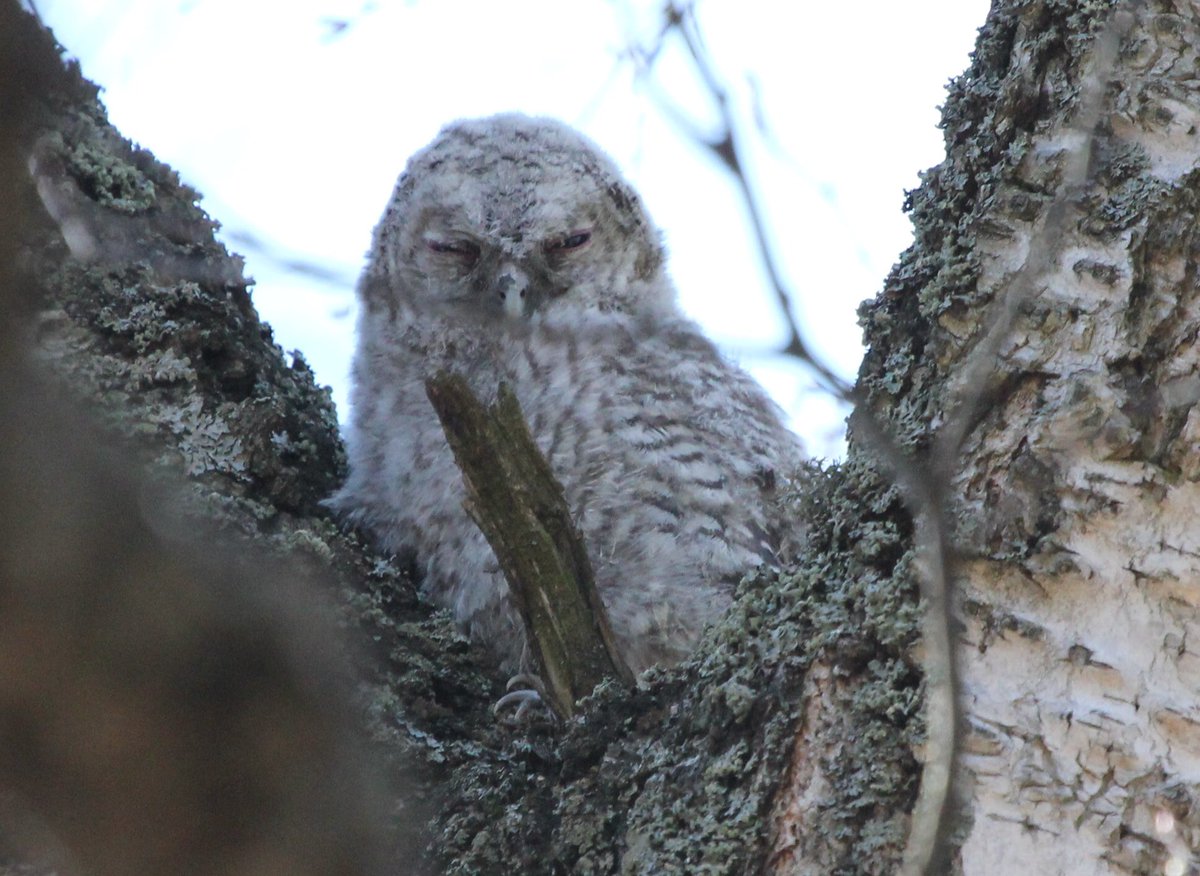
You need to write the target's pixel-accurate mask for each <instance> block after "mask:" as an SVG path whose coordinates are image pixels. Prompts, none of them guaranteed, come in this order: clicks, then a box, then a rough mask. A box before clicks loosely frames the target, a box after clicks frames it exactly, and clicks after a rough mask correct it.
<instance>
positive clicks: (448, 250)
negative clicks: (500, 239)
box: [425, 240, 479, 262]
mask: <svg viewBox="0 0 1200 876" xmlns="http://www.w3.org/2000/svg"><path fill="white" fill-rule="evenodd" d="M425 243H426V245H427V246H428V247H429V249H430V250H431V251H432V252H436V253H437V254H439V255H450V256H457V257H458V258H460V259H462V260H463V261H468V262H474V261H475V260H476V259H478V258H479V247H478V246H476V245H475V244H473V243H471V242H470V241H469V240H427V241H426V242H425Z"/></svg>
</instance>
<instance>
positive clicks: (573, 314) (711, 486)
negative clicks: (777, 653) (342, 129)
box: [331, 115, 801, 672]
mask: <svg viewBox="0 0 1200 876" xmlns="http://www.w3.org/2000/svg"><path fill="white" fill-rule="evenodd" d="M664 260H665V254H664V250H663V244H662V241H661V235H660V233H659V232H658V230H657V229H656V228H655V226H654V225H653V224H652V223H651V221H650V218H649V217H648V216H647V214H646V212H645V210H644V208H643V207H642V203H641V200H640V199H639V198H638V196H637V194H636V193H635V192H634V191H633V189H632V188H631V187H630V186H629V184H628V183H626V182H625V181H624V180H623V179H622V177H621V175H620V173H619V172H618V171H617V169H616V167H615V166H614V164H613V163H612V161H611V160H610V159H609V158H608V157H607V156H606V155H604V154H603V153H602V152H601V151H600V150H599V149H598V148H597V147H596V146H595V145H594V144H593V143H591V142H590V141H589V140H587V139H586V138H584V137H583V136H582V135H580V134H579V133H577V132H576V131H574V130H573V129H571V128H569V127H567V126H566V125H564V124H562V123H560V122H557V121H553V120H550V119H542V118H528V117H525V116H521V115H500V116H495V117H492V118H486V119H478V120H469V121H460V122H455V123H453V124H451V125H449V126H448V127H446V128H445V129H444V130H443V131H442V132H441V133H440V134H438V136H437V138H436V139H435V140H434V141H433V142H432V143H431V144H430V145H429V146H427V147H426V148H425V149H423V150H422V151H420V152H418V153H417V154H416V155H415V156H413V158H412V159H411V160H410V161H409V163H408V167H407V168H406V169H405V171H404V173H403V174H402V175H401V176H400V179H399V182H398V183H397V185H396V188H395V192H394V193H393V195H392V199H391V202H390V203H389V204H388V206H387V209H386V210H385V212H384V214H383V218H382V220H381V221H380V222H379V225H378V226H377V227H376V229H375V235H374V242H373V245H372V248H371V251H370V255H369V260H368V263H367V267H366V270H365V271H364V273H363V275H362V278H361V280H360V282H359V287H358V295H359V299H360V304H361V315H360V318H359V326H358V332H359V337H358V349H357V353H356V356H355V361H354V372H353V379H354V388H353V396H352V404H353V411H352V419H351V424H350V431H349V436H348V446H349V453H350V469H351V470H350V477H349V479H348V481H347V483H346V484H345V486H344V487H343V488H342V490H341V491H340V492H339V493H338V494H337V495H336V496H335V497H334V498H333V500H332V502H331V504H333V505H334V507H336V508H337V509H338V510H339V511H341V512H342V513H343V514H345V515H346V516H347V517H348V518H350V519H351V520H352V521H354V522H355V523H357V524H358V525H359V526H361V527H363V528H365V529H366V530H368V531H369V532H370V533H372V534H373V535H374V537H375V539H376V540H377V542H378V545H379V546H380V547H381V548H383V549H384V550H386V551H392V552H399V551H412V550H415V552H416V555H417V557H418V560H419V563H420V568H421V569H422V570H423V574H424V580H423V584H422V588H423V592H424V593H425V594H426V595H427V596H428V597H429V598H430V599H432V600H433V601H434V602H436V603H439V604H441V605H443V606H446V607H448V608H450V609H451V610H452V611H453V613H454V614H455V616H456V617H457V618H458V620H459V622H460V623H461V624H462V625H463V626H464V627H465V628H466V629H467V630H468V632H469V634H470V635H471V636H472V637H474V638H477V639H481V640H483V641H484V642H485V643H487V644H488V645H490V646H491V647H492V649H493V650H494V651H495V652H496V654H497V656H498V658H499V659H500V661H501V664H502V666H503V667H504V668H506V669H508V670H510V671H513V670H517V669H520V668H523V667H522V652H523V646H524V633H523V631H522V629H521V623H520V619H519V617H518V616H517V614H516V612H515V609H514V608H513V607H512V606H511V604H510V599H509V596H508V585H507V583H506V582H505V580H504V577H503V575H502V574H501V572H500V570H499V568H498V566H497V562H496V559H495V557H494V555H493V554H492V551H491V548H490V547H489V546H488V543H487V541H486V540H485V538H484V536H483V535H482V533H481V532H480V531H479V529H478V528H477V527H476V525H475V523H474V522H473V521H472V520H471V519H470V517H468V516H467V513H466V511H465V510H464V509H463V502H464V499H465V497H466V492H465V488H464V486H463V482H462V477H461V475H460V473H459V471H458V469H457V467H456V466H455V462H454V458H453V456H452V454H451V452H450V449H449V447H448V445H447V443H446V438H445V436H444V435H443V432H442V428H441V425H440V423H439V422H438V419H437V416H436V414H435V413H434V411H433V408H432V406H431V405H430V403H429V400H428V399H427V397H426V395H425V387H424V382H425V380H426V378H427V377H429V376H431V375H432V374H434V373H435V372H437V371H438V370H439V369H449V370H451V371H454V372H457V373H459V374H462V375H463V376H464V377H465V378H466V379H467V380H468V382H469V383H470V385H471V386H472V388H473V389H474V391H475V393H476V394H477V395H478V396H479V397H480V398H481V399H482V400H484V401H485V402H491V401H494V399H495V397H496V391H497V387H498V385H499V383H500V382H501V381H504V382H506V383H507V384H508V385H509V386H510V387H512V389H513V390H514V392H515V393H516V395H517V398H518V399H519V401H520V403H521V406H522V408H523V409H524V412H525V415H526V417H527V419H528V421H529V425H530V428H531V430H532V432H533V435H534V438H535V439H536V441H537V443H538V446H539V447H540V448H541V450H542V452H543V453H544V454H545V456H546V458H547V459H548V460H549V462H550V465H551V467H552V469H553V470H554V473H555V474H556V476H557V477H558V479H559V481H560V482H561V483H562V486H563V488H564V490H565V493H566V498H567V502H568V504H569V505H570V508H571V510H572V512H573V514H574V517H575V521H576V524H577V526H578V527H579V529H580V530H581V532H582V533H583V535H584V538H585V540H586V543H587V548H588V554H589V556H590V558H591V561H592V564H593V566H594V571H595V577H596V583H597V586H598V588H599V591H600V594H601V596H602V598H603V600H604V602H605V605H606V606H607V608H608V611H609V615H610V620H611V623H612V628H613V632H614V634H615V636H616V639H617V642H618V645H619V647H620V649H621V651H622V653H623V656H624V657H625V660H626V662H627V663H628V664H629V666H630V668H631V669H633V670H634V671H635V672H639V671H641V670H643V669H645V668H646V667H648V666H651V665H654V664H670V663H674V662H677V661H679V660H680V659H682V658H683V657H684V656H686V655H687V653H688V652H689V650H690V649H691V648H692V647H693V645H694V644H695V643H696V641H697V640H698V638H699V636H700V634H701V632H702V630H703V628H704V627H705V625H707V624H708V623H709V622H711V621H713V620H714V619H716V618H717V617H719V616H720V615H721V614H722V612H724V611H725V609H726V608H727V607H728V605H729V603H730V600H731V596H732V593H733V589H734V587H735V585H736V583H737V581H738V580H739V579H740V578H741V577H742V576H743V575H744V574H745V573H746V572H747V571H749V570H751V569H753V568H754V567H755V566H758V565H760V564H762V563H773V562H775V561H776V556H777V551H778V550H779V547H780V544H781V540H782V539H784V538H785V537H786V536H787V532H788V527H789V524H790V523H791V521H789V519H788V518H787V517H786V516H785V515H784V514H783V513H782V511H781V510H780V509H779V507H778V504H777V498H776V492H777V491H778V487H779V485H781V484H782V483H783V482H784V480H785V479H786V477H787V476H788V475H789V474H791V473H792V472H793V471H795V469H796V468H797V467H798V465H799V463H800V460H801V452H800V448H799V444H798V442H797V440H796V439H795V437H794V436H793V435H792V434H791V433H790V432H789V431H788V430H787V429H786V428H785V427H784V425H783V422H782V419H781V415H780V412H779V410H778V409H777V408H776V406H775V405H774V404H773V403H772V402H771V401H770V400H769V399H768V397H767V395H766V393H765V392H764V391H763V390H762V388H761V387H759V386H758V385H757V384H756V383H755V382H754V381H753V380H752V379H751V378H750V377H749V376H747V375H746V374H745V372H743V371H742V370H740V369H739V368H737V367H736V366H735V365H733V364H731V363H730V362H728V361H726V359H725V358H723V357H722V356H721V355H720V354H719V353H718V352H717V351H716V349H715V348H714V347H713V345H712V344H711V343H710V342H709V341H708V340H707V339H706V338H705V337H704V336H703V334H701V332H700V329H699V328H698V327H697V326H696V324H695V323H693V322H692V321H691V320H689V319H688V318H687V317H685V316H684V315H683V313H682V312H681V311H680V309H679V307H678V305H677V304H676V300H675V299H676V296H675V290H674V288H673V286H672V284H671V281H670V279H669V278H668V277H667V273H666V270H665V264H664Z"/></svg>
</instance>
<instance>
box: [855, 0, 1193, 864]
mask: <svg viewBox="0 0 1200 876" xmlns="http://www.w3.org/2000/svg"><path fill="white" fill-rule="evenodd" d="M1116 9H1117V12H1116V14H1118V15H1123V16H1126V17H1127V20H1126V21H1125V22H1123V23H1121V27H1123V28H1126V29H1127V32H1126V33H1125V34H1124V36H1123V37H1122V38H1120V40H1119V44H1118V45H1116V46H1115V49H1116V51H1115V52H1113V53H1112V55H1113V57H1112V58H1111V60H1110V62H1109V69H1107V70H1101V69H1097V67H1098V65H1097V61H1096V57H1097V46H1096V41H1094V40H1092V39H1089V38H1088V35H1089V34H1092V35H1094V34H1096V33H1097V32H1099V31H1100V29H1101V28H1103V27H1105V26H1106V25H1107V24H1108V22H1109V21H1110V20H1111V16H1112V15H1113V11H1112V6H1111V5H1110V4H1107V3H1106V4H1095V3H1093V4H1080V3H1075V2H1061V3H1060V2H1034V3H1023V4H1016V3H1013V4H997V8H996V9H995V10H994V11H993V14H992V16H991V18H990V19H989V27H988V32H987V33H985V34H984V35H983V37H982V39H981V41H980V45H979V49H978V50H977V52H976V59H975V65H974V67H973V69H972V71H971V73H969V74H968V76H967V77H965V78H964V79H962V80H959V82H957V83H956V84H955V86H954V87H953V88H952V92H951V98H950V101H949V102H948V106H947V111H946V115H945V121H944V124H945V128H946V131H947V138H948V145H949V147H950V152H949V158H948V159H947V161H946V162H945V163H944V164H943V165H941V166H940V167H938V168H937V169H936V170H935V171H934V172H933V173H932V174H930V175H929V176H928V177H927V178H926V183H925V186H924V187H923V190H922V191H921V192H920V193H918V194H917V195H916V196H915V198H914V205H915V206H914V216H915V219H916V222H917V226H918V234H919V243H918V249H919V248H921V247H925V248H926V249H927V251H928V252H930V253H932V252H933V251H934V248H935V247H936V250H937V251H939V252H941V253H948V254H950V255H951V257H950V259H949V260H948V261H946V262H942V263H940V264H939V263H937V262H932V261H931V262H929V263H928V265H926V266H922V267H918V262H917V261H916V260H909V265H911V267H909V268H907V269H906V267H901V268H900V269H899V270H898V271H897V274H896V275H895V276H893V278H892V281H891V282H890V283H889V286H888V289H887V290H886V291H885V293H884V295H883V296H882V297H881V299H880V300H879V302H877V303H876V304H875V305H874V306H873V307H872V308H871V309H870V311H869V313H870V317H869V324H870V325H872V326H878V327H882V326H883V325H884V324H885V323H886V322H887V321H892V320H896V319H897V317H898V316H899V314H901V313H903V314H906V315H907V316H906V317H905V318H906V319H911V318H914V317H915V318H919V319H920V320H922V322H923V323H924V324H926V325H929V326H930V328H929V329H928V339H927V340H926V341H925V343H924V344H923V349H922V351H921V353H920V356H919V358H913V359H911V360H910V361H909V363H908V365H907V367H906V368H905V371H906V372H907V374H906V375H905V376H904V377H903V378H901V376H900V374H898V373H897V368H896V364H897V361H898V360H897V357H895V355H894V354H895V353H896V352H899V351H900V350H903V349H906V347H902V346H898V345H897V344H896V343H895V342H892V343H891V344H878V345H877V346H878V347H879V349H878V351H877V352H876V353H875V355H873V356H872V359H871V364H869V365H868V366H867V368H866V369H865V371H864V373H865V374H867V375H871V378H872V379H873V380H874V381H875V385H877V386H881V385H882V382H881V381H880V378H883V379H884V380H886V381H887V382H888V383H900V384H901V385H903V384H904V383H907V384H908V385H909V386H911V388H906V389H905V390H904V391H903V392H901V393H899V394H889V395H890V401H889V406H890V407H891V409H892V410H898V409H899V408H900V406H913V403H914V402H918V401H920V402H921V404H920V407H919V408H917V407H915V406H914V407H913V413H914V414H916V416H917V417H918V418H919V419H920V420H921V421H922V422H929V421H931V420H937V419H939V418H940V417H942V416H944V415H945V413H946V408H947V406H946V404H945V399H946V398H947V393H946V392H945V390H943V389H942V386H949V387H950V388H951V393H953V392H956V391H958V388H957V387H954V385H953V384H954V381H955V376H954V375H955V373H956V372H959V373H961V372H962V371H963V370H964V363H965V362H966V361H967V360H968V359H969V357H971V356H973V355H974V348H975V345H976V338H978V337H980V335H981V334H982V332H983V331H984V329H985V328H986V327H987V321H988V320H989V319H990V318H991V317H992V315H993V314H995V313H996V312H998V311H1000V310H1003V309H1005V308H1010V309H1011V310H1012V314H1013V319H1012V324H1011V326H1010V327H1009V328H1008V330H1007V331H1005V332H1004V334H1003V342H1002V344H1001V345H1000V348H999V355H998V357H996V358H993V359H989V361H988V370H989V371H990V373H989V374H988V375H987V379H986V381H985V382H984V383H983V384H982V385H976V386H973V387H971V388H970V390H969V391H970V392H974V393H979V394H982V395H984V396H985V397H987V398H988V403H987V405H986V409H983V410H981V412H980V418H979V422H978V423H977V424H975V426H974V428H973V430H972V431H971V432H970V435H969V436H968V440H967V441H966V443H965V444H964V446H963V450H962V455H961V459H960V464H959V465H958V467H957V474H956V477H955V479H954V487H953V490H952V492H953V494H954V495H955V496H956V497H958V499H959V502H958V506H957V508H956V514H957V520H958V540H957V544H958V547H959V550H960V551H961V554H962V559H961V562H960V564H959V566H958V572H959V574H958V575H957V580H956V581H955V584H956V586H957V588H958V591H959V612H960V617H961V620H962V628H961V630H960V633H959V661H960V666H961V667H962V677H963V687H962V692H961V702H962V707H963V709H964V711H965V716H966V721H967V725H968V728H969V735H968V738H967V742H966V751H965V758H964V767H965V770H964V784H965V785H966V788H967V790H966V794H967V796H968V798H969V800H970V810H971V811H970V815H971V819H972V820H971V824H970V827H969V829H966V828H964V830H966V831H967V832H966V838H965V842H964V844H963V846H962V865H963V869H964V871H965V872H967V873H972V874H974V873H981V874H983V873H1021V872H1029V873H1097V874H1098V873H1163V872H1166V873H1172V872H1174V873H1184V872H1190V870H1189V866H1194V858H1193V856H1192V852H1191V850H1192V849H1195V848H1196V847H1197V843H1198V842H1200V810H1198V808H1197V806H1198V803H1200V798H1198V793H1200V792H1198V790H1197V789H1198V788H1200V650H1197V644H1196V643H1197V636H1198V635H1200V614H1198V609H1200V530H1198V529H1197V528H1196V526H1195V519H1194V518H1193V517H1192V516H1191V515H1192V514H1194V513H1195V510H1196V508H1197V507H1200V486H1198V485H1197V479H1198V478H1200V467H1198V461H1200V455H1198V452H1200V451H1198V445H1197V439H1198V438H1200V431H1198V430H1200V419H1198V416H1200V415H1198V413H1197V412H1198V411H1200V409H1198V408H1197V407H1196V403H1197V401H1200V373H1198V372H1197V361H1198V351H1197V347H1196V336H1197V330H1198V329H1200V303H1198V301H1197V286H1196V278H1197V273H1196V271H1197V266H1198V257H1200V248H1198V240H1197V221H1198V216H1197V208H1198V195H1200V188H1198V182H1200V171H1198V169H1197V168H1198V167H1200V135H1198V134H1197V126H1198V125H1200V80H1198V79H1197V78H1196V73H1195V71H1196V61H1197V57H1198V53H1200V9H1198V8H1197V7H1196V6H1195V4H1192V3H1186V2H1179V3H1177V2H1171V0H1165V2H1143V3H1124V4H1119V5H1118V6H1117V7H1116ZM1089 77H1091V78H1092V79H1098V80H1099V81H1098V82H1096V83H1094V84H1095V85H1098V86H1099V94H1100V96H1101V99H1102V104H1101V106H1100V110H1099V114H1098V117H1097V118H1096V119H1095V125H1094V126H1093V125H1092V124H1090V123H1089V124H1087V125H1085V127H1086V128H1087V130H1082V131H1081V130H1080V118H1081V115H1083V114H1085V113H1086V110H1085V109H1084V108H1083V107H1082V106H1081V103H1082V99H1081V95H1083V94H1085V93H1086V91H1087V89H1088V88H1089V81H1088V80H1089ZM1093 128H1094V129H1093ZM1089 139H1090V140H1091V156H1090V164H1089V166H1087V168H1086V171H1085V173H1084V174H1083V178H1082V179H1081V180H1080V185H1079V186H1078V190H1077V191H1075V192H1064V190H1063V189H1064V186H1065V185H1066V184H1067V183H1066V181H1065V180H1064V177H1065V176H1066V175H1067V168H1068V166H1069V164H1070V162H1071V161H1072V159H1073V157H1077V156H1078V154H1079V152H1080V150H1081V149H1082V148H1084V147H1085V146H1086V145H1087V141H1088V140H1089ZM1064 197H1065V198H1066V200H1064ZM1056 200H1058V201H1059V202H1060V203H1063V204H1064V206H1065V207H1066V212H1065V214H1064V215H1063V217H1062V219H1061V220H1060V221H1056V219H1055V217H1054V216H1053V214H1052V210H1053V207H1054V204H1055V202H1056ZM1024 282H1030V283H1031V284H1032V285H1031V287H1030V290H1029V294H1025V295H1023V294H1022V292H1021V288H1020V287H1021V284H1022V283H1024ZM886 331H887V334H888V335H890V336H891V337H892V338H895V340H896V341H899V340H901V339H900V338H899V337H898V335H897V330H896V329H894V328H893V329H887V330H886ZM901 331H902V329H901ZM876 337H877V338H879V337H880V336H879V335H878V334H877V335H876ZM907 349H912V347H911V346H908V347H907ZM885 351H886V352H887V353H889V355H890V356H891V358H890V359H889V361H888V364H887V374H886V376H885V374H884V372H883V371H882V370H881V369H880V364H881V363H882V361H883V360H882V359H881V358H880V354H881V353H883V352H885ZM898 378H899V379H898ZM932 386H937V390H936V392H934V393H929V394H928V395H925V391H924V389H923V388H924V387H932ZM923 395H924V396H925V398H926V399H927V401H925V400H924V399H922V396H923ZM1189 532H1190V533H1192V534H1191V535H1189V534H1188V533H1189Z"/></svg>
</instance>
